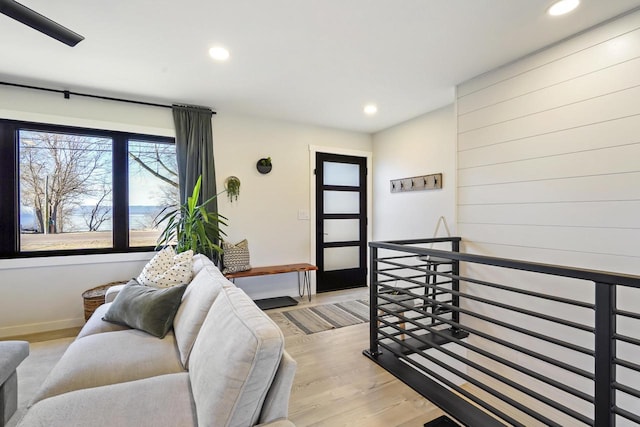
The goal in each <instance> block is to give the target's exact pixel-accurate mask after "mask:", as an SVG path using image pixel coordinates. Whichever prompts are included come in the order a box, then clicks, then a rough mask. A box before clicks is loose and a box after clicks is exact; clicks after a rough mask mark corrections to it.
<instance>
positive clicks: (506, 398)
mask: <svg viewBox="0 0 640 427" xmlns="http://www.w3.org/2000/svg"><path fill="white" fill-rule="evenodd" d="M380 333H381V334H382V335H386V334H385V333H384V332H382V331H380ZM387 338H390V339H392V340H393V341H395V342H396V343H398V344H399V345H400V346H403V347H406V348H409V349H411V350H412V351H413V352H415V354H419V355H420V356H422V357H424V358H425V359H428V360H430V361H431V362H432V363H435V364H436V365H438V366H440V367H441V368H443V369H445V370H447V371H448V372H453V373H454V374H455V375H456V376H457V377H459V378H462V379H464V380H466V381H468V382H470V383H471V384H473V385H475V386H476V387H478V388H481V389H482V390H484V391H486V392H487V393H489V394H491V395H493V396H495V397H497V398H498V399H500V400H502V401H503V402H506V403H508V404H509V405H511V406H512V407H514V408H516V409H518V410H519V411H521V412H523V413H525V414H527V415H529V416H530V417H532V418H535V419H536V420H538V421H541V422H543V423H545V424H547V425H554V426H556V425H557V426H559V424H556V423H554V422H553V421H552V420H550V419H549V418H547V417H545V416H544V415H541V414H539V413H537V412H535V411H533V410H532V409H530V408H528V407H526V406H525V405H523V404H522V403H520V402H518V401H517V400H515V399H513V398H511V397H509V396H507V395H506V394H503V393H501V392H499V391H497V390H496V389H494V388H491V387H489V386H488V385H486V384H484V383H483V382H482V381H480V380H478V379H476V378H474V377H472V376H470V375H468V374H466V373H464V372H462V371H460V370H459V369H456V368H454V367H452V366H450V365H447V364H446V363H445V362H443V361H441V360H439V359H438V358H436V357H433V356H431V355H430V354H428V353H425V352H424V351H422V350H420V349H418V348H417V347H414V346H411V345H403V343H402V342H401V341H400V340H397V339H396V338H395V337H387ZM413 338H416V337H415V336H414V337H413ZM416 339H418V338H416ZM421 342H422V341H421ZM380 345H381V346H382V347H385V345H384V344H383V343H380ZM431 345H432V346H435V345H437V344H435V343H431ZM412 347H413V348H412ZM438 350H440V351H442V349H441V348H438ZM445 354H446V353H445ZM452 354H454V353H452ZM463 363H465V364H467V365H468V366H471V365H470V364H469V363H473V362H470V361H466V362H463ZM422 369H425V370H428V371H429V373H431V372H433V371H432V370H431V369H428V368H427V367H426V366H422ZM476 369H478V368H476ZM486 371H489V370H488V369H486ZM485 373H486V372H485ZM495 375H497V374H495Z"/></svg>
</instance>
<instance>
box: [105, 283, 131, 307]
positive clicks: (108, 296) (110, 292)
mask: <svg viewBox="0 0 640 427" xmlns="http://www.w3.org/2000/svg"><path fill="white" fill-rule="evenodd" d="M126 285H127V284H126V283H125V284H122V285H115V286H112V287H110V288H109V289H107V292H106V293H105V294H104V302H105V303H108V302H113V300H114V299H116V295H118V293H119V292H120V291H121V290H122V288H124V287H125V286H126Z"/></svg>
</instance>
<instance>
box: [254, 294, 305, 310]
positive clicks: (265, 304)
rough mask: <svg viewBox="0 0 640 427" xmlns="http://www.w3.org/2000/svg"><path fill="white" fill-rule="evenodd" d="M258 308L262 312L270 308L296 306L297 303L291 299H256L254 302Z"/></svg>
mask: <svg viewBox="0 0 640 427" xmlns="http://www.w3.org/2000/svg"><path fill="white" fill-rule="evenodd" d="M254 302H255V303H256V305H257V306H258V307H260V308H261V309H262V310H271V309H272V308H280V307H290V306H292V305H298V301H296V300H294V299H293V298H291V297H275V298H264V299H257V300H255V301H254Z"/></svg>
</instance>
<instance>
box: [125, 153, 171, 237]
mask: <svg viewBox="0 0 640 427" xmlns="http://www.w3.org/2000/svg"><path fill="white" fill-rule="evenodd" d="M178 203H179V194H178V166H177V163H176V146H175V145H174V144H167V143H163V142H155V141H134V140H130V141H129V246H131V247H136V246H138V247H139V246H155V245H156V244H157V242H158V237H159V236H160V232H161V231H162V230H163V229H164V227H165V225H166V224H162V223H161V224H158V220H159V219H161V218H162V217H163V216H164V215H165V214H166V213H168V212H171V211H172V210H173V208H174V207H176V206H177V205H178ZM161 212H163V213H162V214H160V213H161Z"/></svg>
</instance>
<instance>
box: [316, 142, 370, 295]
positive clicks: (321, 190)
mask: <svg viewBox="0 0 640 427" xmlns="http://www.w3.org/2000/svg"><path fill="white" fill-rule="evenodd" d="M316 220H317V223H316V264H317V265H318V271H317V275H316V278H317V286H316V288H317V292H327V291H335V290H339V289H347V288H354V287H359V286H366V276H367V273H366V265H367V264H366V257H367V159H366V158H365V157H354V156H343V155H338V154H328V153H316Z"/></svg>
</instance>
